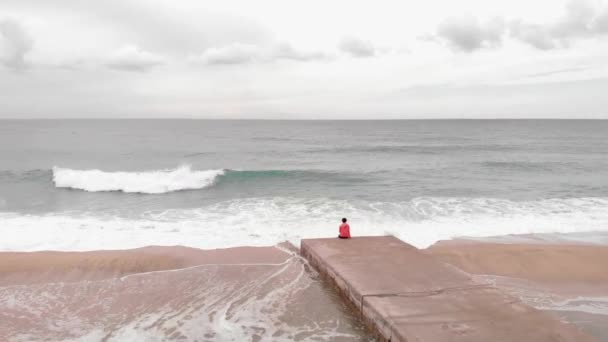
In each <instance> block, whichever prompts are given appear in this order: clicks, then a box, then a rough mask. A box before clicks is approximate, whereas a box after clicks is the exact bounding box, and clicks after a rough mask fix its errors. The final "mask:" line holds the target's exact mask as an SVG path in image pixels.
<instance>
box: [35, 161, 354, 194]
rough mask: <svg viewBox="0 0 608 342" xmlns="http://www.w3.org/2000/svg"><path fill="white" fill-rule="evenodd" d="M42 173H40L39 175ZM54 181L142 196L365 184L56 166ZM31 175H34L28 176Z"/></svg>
mask: <svg viewBox="0 0 608 342" xmlns="http://www.w3.org/2000/svg"><path fill="white" fill-rule="evenodd" d="M38 173H39V172H37V173H36V175H37V176H39V175H38ZM52 173H53V174H52V177H53V182H54V183H55V187H57V188H70V189H78V190H84V191H89V192H100V191H121V192H127V193H141V194H163V193H167V192H173V191H180V190H199V189H204V188H208V187H210V186H213V185H215V184H218V183H220V182H222V183H242V182H249V181H260V180H264V179H286V178H289V179H294V180H295V179H298V180H302V181H307V180H311V181H317V180H318V179H320V178H322V179H325V180H329V179H333V178H336V179H338V180H341V181H345V180H347V181H348V180H356V181H359V182H361V181H365V179H364V177H361V176H357V175H355V174H346V173H337V172H326V171H313V170H228V169H218V170H193V169H192V168H191V167H190V166H180V167H178V168H175V169H166V170H155V171H139V172H125V171H118V172H107V171H101V170H97V169H94V170H74V169H68V168H60V167H53V170H52ZM27 174H28V175H29V174H30V173H27Z"/></svg>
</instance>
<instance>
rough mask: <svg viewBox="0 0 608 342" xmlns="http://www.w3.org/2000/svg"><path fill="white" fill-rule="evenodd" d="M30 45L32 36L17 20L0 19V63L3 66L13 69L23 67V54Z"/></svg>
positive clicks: (27, 50) (30, 47)
mask: <svg viewBox="0 0 608 342" xmlns="http://www.w3.org/2000/svg"><path fill="white" fill-rule="evenodd" d="M32 46H33V40H32V38H30V36H29V35H28V34H27V32H25V30H24V29H23V27H22V26H21V25H20V24H19V23H18V22H17V21H14V20H11V19H5V20H2V21H0V63H2V64H3V65H4V66H5V67H7V68H11V69H14V70H22V69H23V68H25V67H26V62H25V55H26V54H27V53H28V52H29V51H30V50H31V49H32Z"/></svg>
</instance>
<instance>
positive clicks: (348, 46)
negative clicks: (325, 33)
mask: <svg viewBox="0 0 608 342" xmlns="http://www.w3.org/2000/svg"><path fill="white" fill-rule="evenodd" d="M338 48H339V49H340V50H341V51H342V52H345V53H347V54H349V55H351V56H353V57H372V56H374V55H375V54H376V49H375V48H374V45H373V44H372V43H371V42H369V41H365V40H362V39H359V38H355V37H345V38H343V39H342V40H341V41H340V43H339V44H338Z"/></svg>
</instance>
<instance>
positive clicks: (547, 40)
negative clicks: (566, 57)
mask: <svg viewBox="0 0 608 342" xmlns="http://www.w3.org/2000/svg"><path fill="white" fill-rule="evenodd" d="M509 26H510V27H509V28H510V33H511V36H512V37H514V38H516V39H519V40H521V41H523V42H525V43H527V44H529V45H532V46H533V47H535V48H537V49H541V50H549V49H555V48H565V47H568V46H570V44H571V43H572V42H573V41H574V40H575V39H580V38H591V37H594V36H599V35H602V34H605V33H608V8H606V7H604V8H603V9H602V8H597V7H596V6H594V4H593V3H591V2H589V1H587V0H572V1H570V2H569V3H568V4H567V5H566V7H565V12H564V15H563V16H562V17H561V18H560V19H558V20H557V21H555V22H553V23H549V24H545V25H539V24H533V23H527V22H524V21H521V20H514V21H512V22H511V23H510V25H509Z"/></svg>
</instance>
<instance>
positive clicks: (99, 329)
mask: <svg viewBox="0 0 608 342" xmlns="http://www.w3.org/2000/svg"><path fill="white" fill-rule="evenodd" d="M159 259H168V260H169V261H170V263H169V264H166V263H161V264H159V263H158V261H159ZM15 261H17V264H15ZM40 263H43V264H44V263H47V264H52V265H49V266H52V267H47V268H46V271H44V272H41V270H40V269H39V268H40V267H39V266H38V265H39V264H40ZM7 267H8V268H9V269H10V268H13V271H10V270H5V269H6V268H7ZM167 267H168V268H167ZM174 267H184V268H174ZM306 269H307V267H306V265H305V263H304V262H303V261H302V260H301V259H300V258H299V257H298V256H297V255H295V254H294V252H293V251H291V252H290V251H289V250H286V249H285V248H281V246H277V247H262V248H238V249H229V250H212V251H202V250H193V249H188V248H183V247H149V248H145V249H139V250H130V251H97V252H80V253H79V252H71V253H57V252H38V253H0V279H3V280H7V279H8V278H12V281H13V284H12V285H11V284H4V286H0V321H1V322H2V329H0V340H2V341H39V340H54V341H72V340H73V341H100V340H104V341H174V340H188V341H194V340H198V341H246V340H254V341H293V340H298V341H365V340H369V337H368V336H366V333H365V331H362V329H363V325H362V323H361V322H359V321H358V320H357V318H356V317H354V316H353V315H352V314H350V313H349V312H348V311H347V310H346V309H345V308H344V307H343V306H342V305H341V302H340V301H339V299H338V298H337V296H336V295H335V294H332V292H331V291H329V292H328V291H325V290H324V288H323V287H322V285H321V283H320V282H319V281H318V280H316V279H314V278H313V277H311V274H310V273H309V272H307V271H306ZM125 273H127V274H125ZM11 274H12V275H13V276H12V277H11ZM5 275H8V278H6V277H5Z"/></svg>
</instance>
